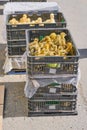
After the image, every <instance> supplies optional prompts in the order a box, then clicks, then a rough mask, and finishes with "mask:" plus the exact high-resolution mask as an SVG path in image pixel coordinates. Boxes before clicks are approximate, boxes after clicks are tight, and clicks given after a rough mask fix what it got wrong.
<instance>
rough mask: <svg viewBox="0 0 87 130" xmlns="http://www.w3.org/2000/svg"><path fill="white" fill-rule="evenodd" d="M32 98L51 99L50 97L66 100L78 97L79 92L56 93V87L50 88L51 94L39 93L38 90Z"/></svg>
mask: <svg viewBox="0 0 87 130" xmlns="http://www.w3.org/2000/svg"><path fill="white" fill-rule="evenodd" d="M31 99H32V100H40V99H42V100H43V99H44V100H49V99H54V100H55V99H58V100H61V99H64V100H70V99H71V100H73V99H77V93H65V92H64V93H61V94H58V93H56V89H55V88H50V92H49V94H47V93H38V92H36V94H34V96H33V97H32V98H31Z"/></svg>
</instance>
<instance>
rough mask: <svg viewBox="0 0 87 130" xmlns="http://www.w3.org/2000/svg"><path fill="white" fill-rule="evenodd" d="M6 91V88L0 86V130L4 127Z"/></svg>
mask: <svg viewBox="0 0 87 130" xmlns="http://www.w3.org/2000/svg"><path fill="white" fill-rule="evenodd" d="M4 90H5V86H4V85H0V130H2V125H3V106H4Z"/></svg>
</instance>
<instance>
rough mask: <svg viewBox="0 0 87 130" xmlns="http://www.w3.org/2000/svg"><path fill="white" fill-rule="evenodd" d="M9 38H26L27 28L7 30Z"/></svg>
mask: <svg viewBox="0 0 87 130" xmlns="http://www.w3.org/2000/svg"><path fill="white" fill-rule="evenodd" d="M7 39H8V40H18V39H19V40H21V39H22V40H26V36H25V29H24V30H22V29H16V30H14V29H13V30H7Z"/></svg>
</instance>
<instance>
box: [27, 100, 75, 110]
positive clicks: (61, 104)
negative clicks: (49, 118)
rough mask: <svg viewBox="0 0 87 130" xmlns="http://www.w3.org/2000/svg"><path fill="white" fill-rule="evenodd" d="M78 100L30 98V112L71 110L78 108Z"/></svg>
mask: <svg viewBox="0 0 87 130" xmlns="http://www.w3.org/2000/svg"><path fill="white" fill-rule="evenodd" d="M76 104H77V103H76V100H28V109H29V112H37V113H38V112H69V111H71V112H72V111H74V110H76Z"/></svg>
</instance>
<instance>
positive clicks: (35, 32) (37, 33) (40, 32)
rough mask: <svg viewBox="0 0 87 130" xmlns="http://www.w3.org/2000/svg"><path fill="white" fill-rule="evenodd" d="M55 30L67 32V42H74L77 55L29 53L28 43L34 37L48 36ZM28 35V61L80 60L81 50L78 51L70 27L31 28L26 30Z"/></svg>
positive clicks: (56, 31) (57, 32)
mask: <svg viewBox="0 0 87 130" xmlns="http://www.w3.org/2000/svg"><path fill="white" fill-rule="evenodd" d="M53 32H55V33H56V34H59V33H61V32H65V33H66V34H67V36H66V41H67V42H72V43H73V46H74V48H75V53H76V54H75V56H69V55H68V56H66V58H65V57H63V56H50V57H49V56H42V57H41V56H31V55H29V52H28V44H29V43H30V42H31V41H33V40H34V38H39V39H40V37H41V36H43V37H44V36H46V35H49V34H51V33H53ZM26 36H27V57H29V58H27V59H28V62H30V63H32V64H33V63H38V62H39V63H58V62H74V63H75V62H78V60H79V52H78V49H77V47H76V45H75V43H74V41H73V39H72V36H71V34H70V32H69V30H68V29H63V28H61V29H60V28H47V29H30V30H28V31H27V32H26Z"/></svg>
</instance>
